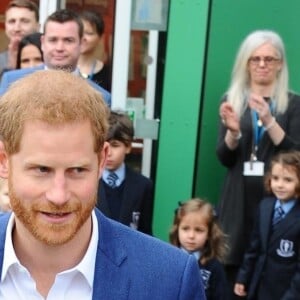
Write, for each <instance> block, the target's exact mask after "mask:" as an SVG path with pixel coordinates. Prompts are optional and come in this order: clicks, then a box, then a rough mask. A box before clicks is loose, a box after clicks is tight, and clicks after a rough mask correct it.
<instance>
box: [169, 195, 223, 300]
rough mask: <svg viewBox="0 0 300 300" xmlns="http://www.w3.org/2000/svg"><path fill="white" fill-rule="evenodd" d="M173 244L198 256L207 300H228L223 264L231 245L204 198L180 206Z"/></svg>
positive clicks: (175, 223)
mask: <svg viewBox="0 0 300 300" xmlns="http://www.w3.org/2000/svg"><path fill="white" fill-rule="evenodd" d="M170 242H171V244H173V245H175V246H177V247H179V248H181V249H182V250H183V251H185V252H187V253H189V254H192V255H194V256H195V257H196V259H197V261H198V263H199V267H200V272H201V277H202V279H203V285H204V288H205V293H206V298H207V300H212V299H214V300H217V299H219V300H225V299H228V298H227V292H228V288H227V282H226V279H225V273H224V270H223V266H222V264H221V263H220V261H221V260H222V259H223V258H224V255H225V253H226V249H227V245H226V242H225V235H224V234H223V232H222V231H221V229H220V228H219V226H218V224H217V222H216V215H215V212H214V209H213V207H212V205H211V204H209V203H208V202H205V201H203V200H201V199H191V200H189V201H187V202H185V203H183V204H181V203H180V205H179V207H178V208H177V209H176V211H175V217H174V222H173V227H172V229H171V232H170Z"/></svg>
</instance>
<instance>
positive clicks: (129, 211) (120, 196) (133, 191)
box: [97, 164, 153, 235]
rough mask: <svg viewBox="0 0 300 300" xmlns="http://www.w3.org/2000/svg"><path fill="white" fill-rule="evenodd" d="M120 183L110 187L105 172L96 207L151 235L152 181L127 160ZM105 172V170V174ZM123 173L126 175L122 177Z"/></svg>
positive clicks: (114, 218) (111, 216) (115, 218)
mask: <svg viewBox="0 0 300 300" xmlns="http://www.w3.org/2000/svg"><path fill="white" fill-rule="evenodd" d="M122 168H123V170H124V175H121V174H120V170H119V172H117V174H118V177H121V180H120V181H121V182H120V184H119V185H118V186H117V187H115V188H111V187H110V186H109V185H108V184H107V182H106V181H105V178H104V177H103V176H102V178H101V179H100V182H99V187H98V198H97V207H98V208H99V209H100V210H101V211H102V212H103V213H104V214H105V215H106V216H107V217H109V218H111V219H113V220H116V221H118V222H120V223H122V224H124V225H127V226H129V227H131V228H134V229H137V230H138V231H141V232H143V233H146V234H150V235H152V216H153V184H152V181H151V180H150V179H149V178H147V177H145V176H143V175H142V174H140V173H137V172H136V171H134V170H132V169H131V168H129V167H128V166H126V165H125V164H124V165H123V166H121V171H122ZM103 175H105V174H103ZM122 177H123V178H122Z"/></svg>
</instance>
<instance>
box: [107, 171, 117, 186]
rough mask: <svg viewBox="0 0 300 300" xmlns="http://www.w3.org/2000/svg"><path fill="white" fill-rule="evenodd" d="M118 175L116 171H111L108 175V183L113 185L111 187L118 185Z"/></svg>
mask: <svg viewBox="0 0 300 300" xmlns="http://www.w3.org/2000/svg"><path fill="white" fill-rule="evenodd" d="M118 178H119V177H118V175H117V174H116V173H115V172H110V173H109V174H108V176H107V184H108V185H109V186H110V187H111V188H113V189H114V188H115V187H117V180H118Z"/></svg>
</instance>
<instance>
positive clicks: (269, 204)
mask: <svg viewBox="0 0 300 300" xmlns="http://www.w3.org/2000/svg"><path fill="white" fill-rule="evenodd" d="M265 183H266V188H267V190H268V191H269V192H271V193H272V194H273V195H272V197H267V198H265V199H263V200H262V202H261V203H260V206H259V210H258V216H257V220H256V224H255V226H254V229H253V233H252V236H251V240H250V245H249V248H248V250H247V251H246V253H245V255H244V261H243V264H242V266H241V268H240V270H239V273H238V276H237V280H236V284H235V287H234V292H235V293H236V294H237V295H238V296H247V299H255V300H279V299H280V300H283V299H300V264H299V257H300V202H299V196H300V152H296V151H293V152H289V153H281V154H278V155H277V156H276V157H274V158H273V159H272V162H271V165H270V171H269V173H268V174H266V177H265Z"/></svg>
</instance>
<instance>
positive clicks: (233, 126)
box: [220, 102, 240, 134]
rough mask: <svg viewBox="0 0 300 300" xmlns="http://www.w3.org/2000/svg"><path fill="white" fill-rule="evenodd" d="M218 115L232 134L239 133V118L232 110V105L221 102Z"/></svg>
mask: <svg viewBox="0 0 300 300" xmlns="http://www.w3.org/2000/svg"><path fill="white" fill-rule="evenodd" d="M220 117H221V119H222V122H223V124H224V125H225V126H226V127H227V129H229V130H230V131H231V132H232V133H233V134H239V133H240V120H239V117H238V115H237V113H236V112H235V111H234V110H233V107H232V105H231V104H230V103H228V102H223V103H222V104H221V106H220Z"/></svg>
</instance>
